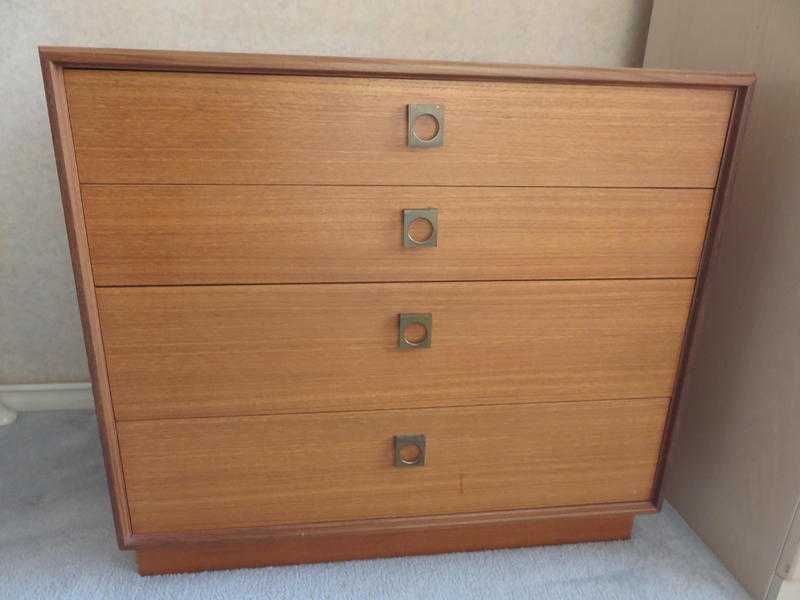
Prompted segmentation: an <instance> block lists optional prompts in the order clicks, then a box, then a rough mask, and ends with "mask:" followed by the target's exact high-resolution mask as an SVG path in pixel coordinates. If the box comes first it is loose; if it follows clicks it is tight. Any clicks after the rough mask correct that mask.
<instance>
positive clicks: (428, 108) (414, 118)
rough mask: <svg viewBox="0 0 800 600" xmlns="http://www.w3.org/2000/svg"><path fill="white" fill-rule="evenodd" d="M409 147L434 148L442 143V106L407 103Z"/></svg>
mask: <svg viewBox="0 0 800 600" xmlns="http://www.w3.org/2000/svg"><path fill="white" fill-rule="evenodd" d="M407 135H408V146H409V148H436V147H438V146H441V145H443V144H444V106H442V105H441V104H409V105H408V131H407Z"/></svg>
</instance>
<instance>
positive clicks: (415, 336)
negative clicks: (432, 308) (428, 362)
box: [397, 313, 433, 348]
mask: <svg viewBox="0 0 800 600" xmlns="http://www.w3.org/2000/svg"><path fill="white" fill-rule="evenodd" d="M432 334H433V315H431V313H400V329H399V331H398V335H397V346H398V347H399V348H430V347H431V335H432Z"/></svg>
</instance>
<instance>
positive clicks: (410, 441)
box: [394, 434, 425, 468]
mask: <svg viewBox="0 0 800 600" xmlns="http://www.w3.org/2000/svg"><path fill="white" fill-rule="evenodd" d="M394 466H395V467H401V468H406V467H424V466H425V436H424V435H421V434H415V435H396V436H394Z"/></svg>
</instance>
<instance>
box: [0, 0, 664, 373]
mask: <svg viewBox="0 0 800 600" xmlns="http://www.w3.org/2000/svg"><path fill="white" fill-rule="evenodd" d="M651 1H652V0H576V1H572V2H563V1H562V0H538V1H536V2H531V1H529V0H509V1H506V2H503V1H494V2H493V1H490V0H486V1H483V2H460V1H458V0H452V1H446V2H443V1H440V2H430V1H425V2H423V1H397V0H391V1H390V0H386V1H385V2H360V1H358V0H338V1H336V0H335V1H331V2H324V1H320V0H316V1H305V2H247V3H244V2H236V1H235V0H202V1H196V2H192V1H191V0H179V1H170V2H155V1H153V2H143V1H141V0H105V1H99V0H49V1H48V0H0V98H2V99H3V100H2V102H3V105H2V107H0V132H2V148H3V149H2V151H1V152H0V210H1V211H2V212H1V213H0V228H2V229H0V384H2V383H27V382H50V381H80V380H85V379H87V378H88V375H87V368H86V360H85V357H84V350H83V343H82V339H81V330H80V325H79V320H78V310H77V305H76V301H75V289H74V285H73V282H72V273H71V271H70V266H69V260H68V256H67V244H66V237H65V234H64V224H63V220H62V219H63V217H62V213H61V206H60V200H59V194H58V187H57V180H56V172H55V166H54V163H53V151H52V147H51V141H50V133H49V129H48V124H47V116H46V112H45V104H44V99H43V95H42V84H41V76H40V72H39V65H38V58H37V55H36V46H37V45H48V44H49V45H83V46H91V45H94V46H111V47H123V48H125V47H128V48H168V49H185V50H190V49H191V50H220V51H222V50H227V51H251V52H281V53H304V54H323V55H345V56H347V55H350V56H376V57H397V58H439V59H452V60H477V61H506V62H529V63H552V64H576V65H591V66H639V65H640V64H641V57H642V52H643V47H644V38H645V35H646V30H647V23H648V19H649V14H650V5H651Z"/></svg>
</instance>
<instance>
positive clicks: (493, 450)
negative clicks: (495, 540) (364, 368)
mask: <svg viewBox="0 0 800 600" xmlns="http://www.w3.org/2000/svg"><path fill="white" fill-rule="evenodd" d="M667 405H668V400H666V399H649V400H613V401H603V402H570V403H560V404H559V403H556V404H550V403H543V404H534V405H518V406H483V407H471V408H438V409H412V410H388V411H375V412H345V413H328V414H298V415H277V416H259V417H238V418H213V419H169V420H163V421H143V422H126V423H120V424H119V425H118V431H119V443H120V450H121V452H122V461H123V466H124V470H125V486H126V489H127V494H128V502H129V505H130V511H131V519H132V525H133V532H134V533H151V532H170V531H183V530H192V529H197V530H206V529H217V528H235V527H253V526H268V525H276V524H291V523H318V522H325V521H342V520H347V519H368V518H377V517H402V516H416V515H436V514H452V513H464V512H480V511H493V510H510V509H520V508H536V507H549V506H577V505H584V504H595V503H604V502H624V501H646V500H649V499H651V494H652V484H653V477H654V472H655V466H656V462H657V460H658V455H659V448H660V444H661V434H662V431H663V427H664V419H665V414H666V409H667ZM407 434H415V435H424V437H425V454H424V463H425V464H424V466H411V467H396V466H394V461H395V448H394V437H395V436H405V435H407ZM409 454H410V453H409Z"/></svg>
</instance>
